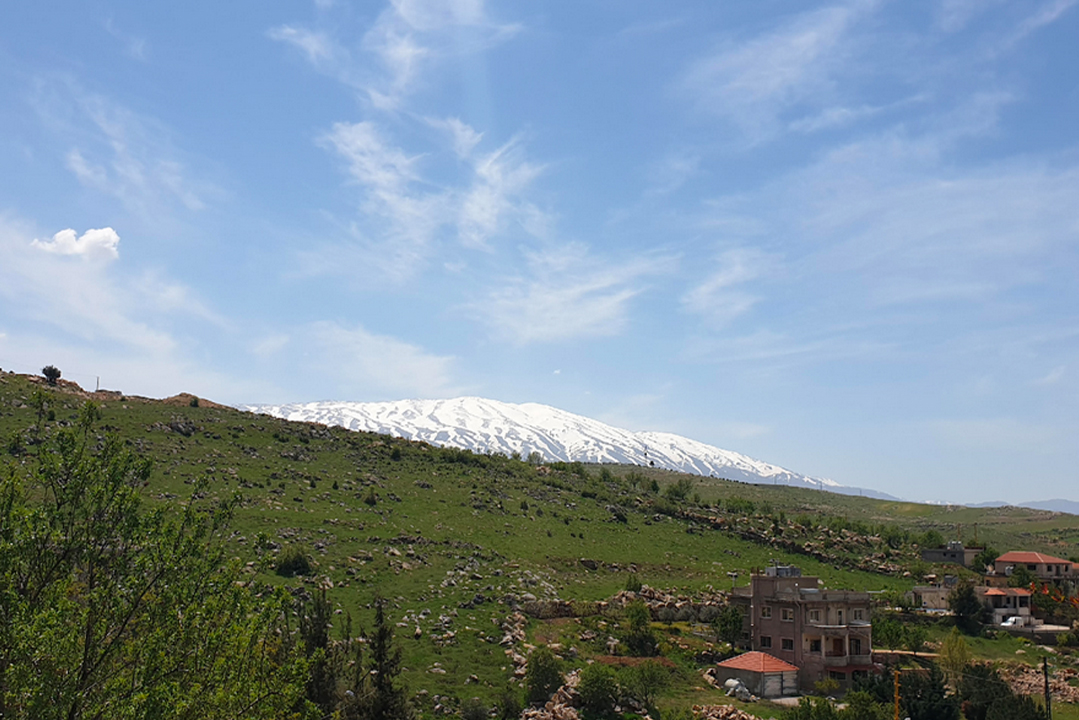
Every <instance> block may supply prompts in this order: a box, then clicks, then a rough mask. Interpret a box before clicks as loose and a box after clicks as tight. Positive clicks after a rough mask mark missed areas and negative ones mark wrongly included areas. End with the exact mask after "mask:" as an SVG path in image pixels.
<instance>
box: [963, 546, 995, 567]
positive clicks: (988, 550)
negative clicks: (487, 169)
mask: <svg viewBox="0 0 1079 720" xmlns="http://www.w3.org/2000/svg"><path fill="white" fill-rule="evenodd" d="M998 557H1000V553H999V552H997V550H996V548H992V547H989V546H988V545H986V546H985V549H983V550H982V551H981V552H980V553H978V554H977V555H975V556H974V560H972V561H971V565H970V567H971V569H972V570H975V571H977V572H984V571H985V569H986V567H988V566H989V565H992V564H993V562H994V561H995V560H996V559H997V558H998Z"/></svg>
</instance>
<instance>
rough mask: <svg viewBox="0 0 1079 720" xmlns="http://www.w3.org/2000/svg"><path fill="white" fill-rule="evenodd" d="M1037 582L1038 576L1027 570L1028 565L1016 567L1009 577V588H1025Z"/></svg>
mask: <svg viewBox="0 0 1079 720" xmlns="http://www.w3.org/2000/svg"><path fill="white" fill-rule="evenodd" d="M1036 582H1038V576H1037V575H1035V574H1034V573H1033V572H1031V571H1030V570H1027V566H1026V565H1016V566H1014V569H1013V570H1012V574H1011V575H1009V576H1008V587H1013V588H1025V587H1030V585H1031V583H1036Z"/></svg>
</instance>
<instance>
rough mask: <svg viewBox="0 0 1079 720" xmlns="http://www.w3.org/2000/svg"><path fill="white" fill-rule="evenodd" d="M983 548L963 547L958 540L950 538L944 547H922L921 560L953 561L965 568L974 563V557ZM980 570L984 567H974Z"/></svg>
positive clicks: (933, 561) (931, 561)
mask: <svg viewBox="0 0 1079 720" xmlns="http://www.w3.org/2000/svg"><path fill="white" fill-rule="evenodd" d="M983 550H985V548H978V547H970V548H968V547H964V546H963V543H961V542H960V541H958V540H952V541H951V542H949V543H948V544H947V545H945V546H944V547H939V548H924V549H923V550H922V560H925V561H926V562H930V563H955V564H956V565H962V566H963V567H965V568H968V567H970V566H971V565H973V564H974V558H976V557H978V555H980V554H981V552H982V551H983ZM976 569H977V570H978V572H981V571H982V570H984V569H985V568H976Z"/></svg>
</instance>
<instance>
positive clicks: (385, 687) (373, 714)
mask: <svg viewBox="0 0 1079 720" xmlns="http://www.w3.org/2000/svg"><path fill="white" fill-rule="evenodd" d="M368 643H369V645H370V648H371V665H370V670H369V672H368V675H369V676H370V678H371V691H370V693H369V694H368V697H369V698H370V701H369V705H368V706H367V708H365V709H366V712H365V713H363V715H362V717H364V718H365V719H366V720H408V718H410V717H412V710H411V708H410V707H409V705H408V698H407V697H406V696H405V690H404V688H402V687H400V686H399V685H398V684H397V680H398V675H400V674H401V648H400V647H398V646H397V645H395V644H394V642H393V625H392V624H391V623H390V621H389V620H387V619H386V599H385V598H383V597H382V596H381V595H376V596H375V627H374V632H373V633H372V634H371V636H370V637H369V638H368Z"/></svg>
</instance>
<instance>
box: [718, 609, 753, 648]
mask: <svg viewBox="0 0 1079 720" xmlns="http://www.w3.org/2000/svg"><path fill="white" fill-rule="evenodd" d="M744 622H745V621H744V616H743V615H742V610H741V609H740V608H738V607H737V606H735V605H728V606H727V607H725V608H723V609H722V610H720V611H719V612H718V613H717V614H716V616H715V618H713V619H712V632H714V633H715V634H716V638H718V639H719V640H720V641H721V642H727V643H730V644H731V645H733V644H734V643H736V642H738V641H739V640H740V639H741V638H742V628H743V624H744Z"/></svg>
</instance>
